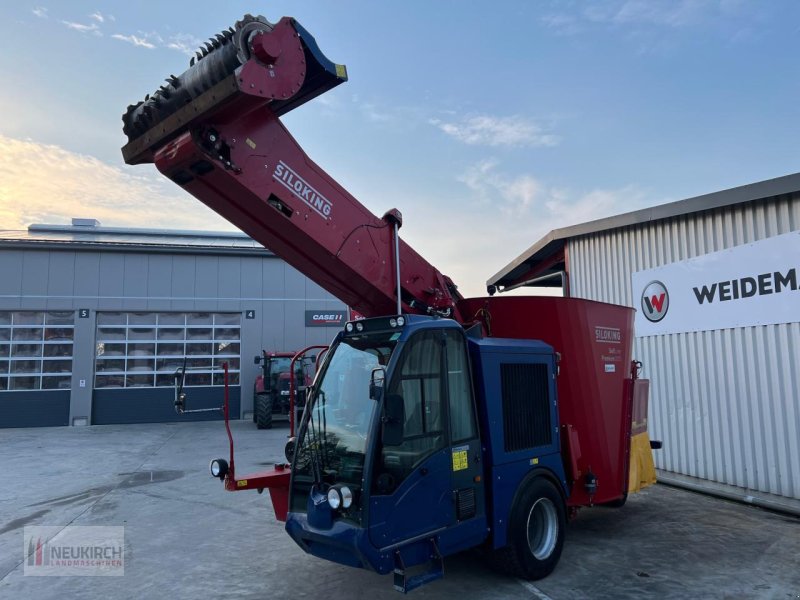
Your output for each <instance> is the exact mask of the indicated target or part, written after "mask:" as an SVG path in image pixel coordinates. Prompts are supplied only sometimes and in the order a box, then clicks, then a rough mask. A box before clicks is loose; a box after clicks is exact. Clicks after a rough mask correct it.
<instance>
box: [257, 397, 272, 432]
mask: <svg viewBox="0 0 800 600" xmlns="http://www.w3.org/2000/svg"><path fill="white" fill-rule="evenodd" d="M255 405H256V406H255V413H256V427H257V428H258V429H272V398H270V395H269V394H264V393H261V394H256V398H255Z"/></svg>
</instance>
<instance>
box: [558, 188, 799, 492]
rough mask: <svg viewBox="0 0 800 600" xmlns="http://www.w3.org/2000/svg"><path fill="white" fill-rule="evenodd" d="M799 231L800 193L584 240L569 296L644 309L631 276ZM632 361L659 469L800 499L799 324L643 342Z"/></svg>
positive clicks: (576, 253) (574, 257) (572, 254)
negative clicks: (644, 395)
mask: <svg viewBox="0 0 800 600" xmlns="http://www.w3.org/2000/svg"><path fill="white" fill-rule="evenodd" d="M797 230H800V195H795V196H793V197H785V198H777V199H776V198H773V199H769V200H763V201H759V202H753V203H748V204H742V205H738V206H732V207H728V208H725V209H717V210H714V211H708V212H705V213H697V214H692V215H686V216H682V217H677V218H672V219H668V220H663V221H658V222H654V223H649V224H643V225H638V226H632V227H627V228H623V229H618V230H614V231H608V232H603V233H598V234H592V235H587V236H583V237H580V238H575V239H573V240H570V241H569V247H568V251H569V260H570V286H571V293H572V295H573V296H576V297H580V298H590V299H593V300H601V301H605V302H613V303H617V304H624V305H627V306H633V307H635V308H638V298H637V302H634V301H633V298H632V295H631V273H632V272H635V271H640V270H643V269H649V268H654V267H658V266H660V265H664V264H667V263H672V262H676V261H680V260H685V259H687V258H692V257H695V256H699V255H702V254H705V253H708V252H715V251H717V250H724V249H726V248H731V247H733V246H738V245H741V244H746V243H750V242H754V241H757V240H761V239H764V238H767V237H771V236H774V235H778V234H782V233H788V232H790V231H797ZM798 259H799V260H800V249H798ZM634 354H635V357H636V358H638V359H639V360H641V361H643V362H644V376H645V377H648V378H650V379H651V381H652V383H651V388H650V389H651V398H650V431H651V435H652V437H653V438H654V439H662V440H663V441H664V448H663V450H660V451H657V452H655V457H656V466H657V467H658V468H660V469H663V470H665V471H670V472H673V473H679V474H682V475H689V476H692V477H698V478H701V479H706V480H709V481H713V482H717V483H721V484H727V485H733V486H737V487H740V488H747V489H750V490H757V491H759V492H766V493H770V494H776V495H780V496H786V497H789V498H795V499H800V323H791V324H783V325H769V326H759V327H742V328H737V329H724V330H717V331H703V332H697V333H681V334H672V335H660V336H651V337H647V338H639V339H637V340H636V343H635V345H634Z"/></svg>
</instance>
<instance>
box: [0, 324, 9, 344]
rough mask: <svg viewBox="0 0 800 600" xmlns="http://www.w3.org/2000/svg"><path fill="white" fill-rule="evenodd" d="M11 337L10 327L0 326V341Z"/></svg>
mask: <svg viewBox="0 0 800 600" xmlns="http://www.w3.org/2000/svg"><path fill="white" fill-rule="evenodd" d="M10 339H11V328H9V327H0V342H7V341H8V340H10Z"/></svg>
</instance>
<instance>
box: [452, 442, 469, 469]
mask: <svg viewBox="0 0 800 600" xmlns="http://www.w3.org/2000/svg"><path fill="white" fill-rule="evenodd" d="M467 450H469V446H462V447H460V448H453V471H463V470H464V469H466V468H467V467H469V459H468V458H467Z"/></svg>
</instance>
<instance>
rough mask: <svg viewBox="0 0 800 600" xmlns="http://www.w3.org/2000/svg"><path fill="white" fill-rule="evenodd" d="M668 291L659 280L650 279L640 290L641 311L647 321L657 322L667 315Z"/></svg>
mask: <svg viewBox="0 0 800 600" xmlns="http://www.w3.org/2000/svg"><path fill="white" fill-rule="evenodd" d="M667 309H669V292H667V288H666V286H665V285H664V284H663V283H661V282H660V281H651V282H650V283H648V284H647V285H646V286H645V288H644V291H643V292H642V312H643V313H644V316H645V318H646V319H647V320H648V321H651V322H653V323H658V322H659V321H660V320H661V319H663V318H664V317H665V316H666V315H667Z"/></svg>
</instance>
